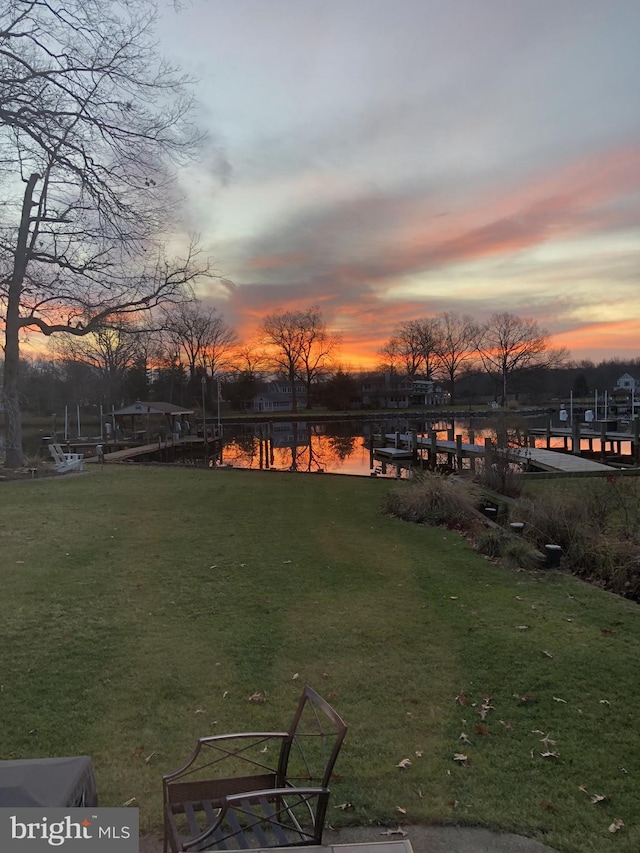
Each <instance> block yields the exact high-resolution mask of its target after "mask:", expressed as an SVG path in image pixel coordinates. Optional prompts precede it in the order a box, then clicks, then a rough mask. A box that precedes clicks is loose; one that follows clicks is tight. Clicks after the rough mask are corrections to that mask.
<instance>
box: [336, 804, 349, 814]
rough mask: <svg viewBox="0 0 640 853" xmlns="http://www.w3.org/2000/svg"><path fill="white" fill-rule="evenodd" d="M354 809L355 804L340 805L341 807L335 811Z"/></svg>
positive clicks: (337, 807)
mask: <svg viewBox="0 0 640 853" xmlns="http://www.w3.org/2000/svg"><path fill="white" fill-rule="evenodd" d="M352 808H353V803H340V805H339V806H334V809H340V810H341V811H343V812H346V811H348V810H349V809H352Z"/></svg>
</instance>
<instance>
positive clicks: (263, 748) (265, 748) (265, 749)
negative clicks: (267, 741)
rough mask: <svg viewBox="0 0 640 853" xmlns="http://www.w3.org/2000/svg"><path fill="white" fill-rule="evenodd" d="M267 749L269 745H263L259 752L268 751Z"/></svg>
mask: <svg viewBox="0 0 640 853" xmlns="http://www.w3.org/2000/svg"><path fill="white" fill-rule="evenodd" d="M268 751H269V747H268V746H263V747H262V749H261V750H260V752H262V753H263V754H264V753H265V752H268Z"/></svg>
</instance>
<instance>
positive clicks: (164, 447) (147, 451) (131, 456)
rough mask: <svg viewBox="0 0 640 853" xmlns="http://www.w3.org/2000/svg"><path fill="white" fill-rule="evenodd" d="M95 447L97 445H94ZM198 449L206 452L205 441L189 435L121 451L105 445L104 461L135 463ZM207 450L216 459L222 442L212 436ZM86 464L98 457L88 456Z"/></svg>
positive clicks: (199, 437)
mask: <svg viewBox="0 0 640 853" xmlns="http://www.w3.org/2000/svg"><path fill="white" fill-rule="evenodd" d="M94 446H95V445H94ZM198 448H202V451H204V450H205V441H204V439H203V438H202V436H196V435H187V436H185V437H184V438H170V439H169V440H162V439H158V441H155V442H153V443H151V444H139V445H132V446H129V447H124V448H121V449H120V450H109V448H108V445H106V444H105V445H104V451H105V452H104V461H105V462H134V461H140V460H141V459H144V458H145V457H147V456H148V457H151V456H156V455H158V456H160V457H161V458H162V456H163V454H164V455H165V456H167V455H172V454H177V453H183V452H184V451H190V452H194V451H197V450H198ZM206 448H207V452H208V454H209V456H211V457H214V456H218V455H219V454H220V449H221V441H220V438H218V437H216V436H211V437H209V438H208V439H207V441H206ZM84 461H85V462H90V463H96V462H97V461H98V457H97V456H88V457H86V458H85V459H84Z"/></svg>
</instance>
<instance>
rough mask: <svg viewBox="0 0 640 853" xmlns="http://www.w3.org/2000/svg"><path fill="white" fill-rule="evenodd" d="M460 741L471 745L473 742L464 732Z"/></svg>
mask: <svg viewBox="0 0 640 853" xmlns="http://www.w3.org/2000/svg"><path fill="white" fill-rule="evenodd" d="M458 740H461V741H462V743H468V744H469V745H471V741H470V740H469V735H468V734H467V733H466V732H462V734H461V735H460V737H459V738H458Z"/></svg>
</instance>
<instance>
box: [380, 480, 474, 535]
mask: <svg viewBox="0 0 640 853" xmlns="http://www.w3.org/2000/svg"><path fill="white" fill-rule="evenodd" d="M382 511H383V512H385V513H386V514H387V515H392V516H395V517H396V518H402V519H404V520H405V521H413V522H416V523H418V524H430V525H432V526H445V527H455V528H460V529H464V530H468V529H471V528H473V527H474V526H475V525H476V524H477V516H476V513H475V509H474V498H473V497H472V495H470V494H469V491H468V490H467V488H466V487H465V486H464V485H463V484H462V483H461V482H459V481H458V480H456V479H453V478H451V477H448V478H447V477H442V476H440V475H439V474H425V475H423V476H421V477H419V478H417V479H416V480H414V481H413V482H411V483H409V484H404V483H403V484H402V485H400V486H398V487H396V488H395V489H393V490H392V491H391V492H389V494H388V495H387V496H386V498H385V500H384V503H383V506H382Z"/></svg>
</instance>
